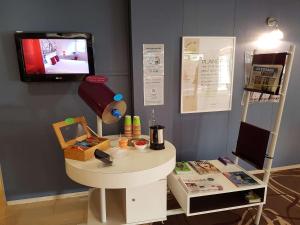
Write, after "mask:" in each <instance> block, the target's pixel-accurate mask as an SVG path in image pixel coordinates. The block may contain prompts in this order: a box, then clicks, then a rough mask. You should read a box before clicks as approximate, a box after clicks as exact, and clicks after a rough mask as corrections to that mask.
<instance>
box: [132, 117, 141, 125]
mask: <svg viewBox="0 0 300 225" xmlns="http://www.w3.org/2000/svg"><path fill="white" fill-rule="evenodd" d="M140 125H141V119H140V117H139V116H134V117H133V126H140Z"/></svg>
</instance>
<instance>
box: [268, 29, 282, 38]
mask: <svg viewBox="0 0 300 225" xmlns="http://www.w3.org/2000/svg"><path fill="white" fill-rule="evenodd" d="M270 35H271V37H272V38H274V39H277V40H281V39H283V32H282V31H281V30H279V29H278V28H277V29H275V30H273V31H272V32H271V33H270Z"/></svg>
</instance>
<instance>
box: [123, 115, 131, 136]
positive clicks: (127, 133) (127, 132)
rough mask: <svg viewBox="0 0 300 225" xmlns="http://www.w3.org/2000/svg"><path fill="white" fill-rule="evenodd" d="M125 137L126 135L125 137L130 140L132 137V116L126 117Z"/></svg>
mask: <svg viewBox="0 0 300 225" xmlns="http://www.w3.org/2000/svg"><path fill="white" fill-rule="evenodd" d="M124 135H125V137H128V138H131V137H132V122H131V116H130V115H126V116H125V120H124Z"/></svg>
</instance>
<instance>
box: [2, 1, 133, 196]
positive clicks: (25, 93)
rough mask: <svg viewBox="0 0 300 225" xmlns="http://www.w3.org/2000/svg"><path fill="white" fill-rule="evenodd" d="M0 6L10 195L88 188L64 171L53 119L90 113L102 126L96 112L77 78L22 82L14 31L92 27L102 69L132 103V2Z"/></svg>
mask: <svg viewBox="0 0 300 225" xmlns="http://www.w3.org/2000/svg"><path fill="white" fill-rule="evenodd" d="M0 5H1V6H0V96H1V97H0V139H1V148H0V163H1V166H2V172H3V176H4V183H5V188H6V196H7V199H8V200H14V199H20V198H26V197H32V196H42V195H47V194H59V193H66V192H72V191H77V190H83V189H85V188H84V187H82V186H79V185H77V184H75V183H74V182H72V181H71V180H70V179H69V178H68V177H67V176H66V174H65V170H64V159H63V154H62V151H61V150H60V147H59V144H58V142H57V139H56V137H55V135H54V132H53V129H52V127H51V124H52V123H53V122H56V121H60V120H63V119H65V118H67V117H70V116H80V115H84V116H86V117H87V119H88V121H89V123H90V124H91V125H92V126H93V127H94V128H95V114H94V113H93V112H92V111H91V110H90V109H89V108H88V107H87V106H86V105H85V104H84V103H83V102H82V100H81V99H80V98H79V97H78V95H77V87H78V85H79V83H78V82H67V83H23V82H21V81H20V80H19V71H18V65H17V56H16V51H15V45H14V38H13V34H14V31H16V30H24V31H79V32H80V31H83V32H91V33H92V34H94V37H95V43H94V56H95V64H96V72H97V73H100V74H106V75H107V76H108V78H109V83H108V85H109V86H110V87H111V88H112V89H113V90H115V91H119V92H122V93H123V94H124V95H125V99H126V101H127V103H128V105H129V106H130V104H131V103H130V98H131V96H130V82H129V80H130V79H129V66H128V65H129V47H128V41H129V40H128V35H129V34H128V3H127V1H123V0H101V1H99V0H86V1H80V0H74V1H55V0H54V1H43V0H42V1H41V0H28V1H20V0H19V1H16V0H10V1H1V4H0ZM129 110H130V109H129ZM112 133H119V124H116V125H112V126H109V127H106V126H105V127H104V134H112Z"/></svg>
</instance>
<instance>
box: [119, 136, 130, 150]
mask: <svg viewBox="0 0 300 225" xmlns="http://www.w3.org/2000/svg"><path fill="white" fill-rule="evenodd" d="M127 145H128V139H127V138H125V137H122V138H120V140H119V147H120V148H127Z"/></svg>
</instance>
